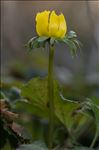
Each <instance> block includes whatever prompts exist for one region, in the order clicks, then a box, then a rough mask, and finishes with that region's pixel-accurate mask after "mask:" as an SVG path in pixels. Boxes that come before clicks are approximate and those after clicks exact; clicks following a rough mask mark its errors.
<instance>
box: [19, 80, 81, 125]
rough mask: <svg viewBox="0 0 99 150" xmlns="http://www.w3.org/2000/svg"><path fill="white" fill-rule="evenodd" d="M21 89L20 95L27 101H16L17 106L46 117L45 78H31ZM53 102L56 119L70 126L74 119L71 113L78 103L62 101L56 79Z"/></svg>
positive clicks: (47, 110)
mask: <svg viewBox="0 0 99 150" xmlns="http://www.w3.org/2000/svg"><path fill="white" fill-rule="evenodd" d="M21 90H22V93H21V94H22V96H23V97H25V98H26V99H27V100H28V101H26V102H25V101H21V103H20V102H19V103H17V107H18V108H19V107H20V108H25V109H26V110H27V111H29V112H30V113H32V114H34V115H38V116H42V117H45V118H48V114H49V109H48V96H47V93H48V91H47V79H41V78H36V79H32V80H31V81H29V82H28V83H27V84H26V85H24V86H23V87H22V89H21ZM54 103H55V110H54V111H55V117H56V119H57V118H58V120H59V121H61V122H62V124H64V126H65V127H68V128H71V127H72V125H73V122H74V120H75V118H74V117H73V115H72V113H73V112H74V111H75V110H76V109H77V108H78V107H79V104H74V103H71V102H64V101H62V99H61V97H60V95H59V86H58V83H57V82H56V81H54Z"/></svg>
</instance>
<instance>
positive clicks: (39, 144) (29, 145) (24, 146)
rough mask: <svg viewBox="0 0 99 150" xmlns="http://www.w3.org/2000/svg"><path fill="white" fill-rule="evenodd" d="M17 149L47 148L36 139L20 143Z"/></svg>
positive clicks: (42, 149) (41, 149)
mask: <svg viewBox="0 0 99 150" xmlns="http://www.w3.org/2000/svg"><path fill="white" fill-rule="evenodd" d="M17 150H48V148H47V147H46V146H45V144H44V143H42V142H40V141H37V142H34V143H33V144H27V145H21V146H20V147H19V148H18V149H17Z"/></svg>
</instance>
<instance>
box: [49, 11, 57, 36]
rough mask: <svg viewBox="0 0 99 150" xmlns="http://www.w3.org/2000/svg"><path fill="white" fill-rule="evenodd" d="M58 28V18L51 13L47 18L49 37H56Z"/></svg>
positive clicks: (53, 12)
mask: <svg viewBox="0 0 99 150" xmlns="http://www.w3.org/2000/svg"><path fill="white" fill-rule="evenodd" d="M58 28H59V20H58V16H57V15H56V13H55V11H52V13H51V15H50V18H49V36H50V37H56V33H57V32H58Z"/></svg>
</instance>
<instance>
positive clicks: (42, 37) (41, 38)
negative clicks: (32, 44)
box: [37, 36, 49, 42]
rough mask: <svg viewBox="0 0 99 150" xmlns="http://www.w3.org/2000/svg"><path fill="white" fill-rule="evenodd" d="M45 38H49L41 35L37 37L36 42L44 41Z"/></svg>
mask: <svg viewBox="0 0 99 150" xmlns="http://www.w3.org/2000/svg"><path fill="white" fill-rule="evenodd" d="M47 39H49V37H46V36H41V37H38V39H37V41H38V42H44V41H46V40H47Z"/></svg>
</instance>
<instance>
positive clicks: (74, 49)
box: [63, 38, 78, 56]
mask: <svg viewBox="0 0 99 150" xmlns="http://www.w3.org/2000/svg"><path fill="white" fill-rule="evenodd" d="M63 42H64V43H66V44H67V46H68V47H69V49H70V51H71V54H72V56H75V55H76V54H77V49H78V47H77V46H76V44H75V43H74V42H73V41H72V40H70V39H68V38H64V39H63Z"/></svg>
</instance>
